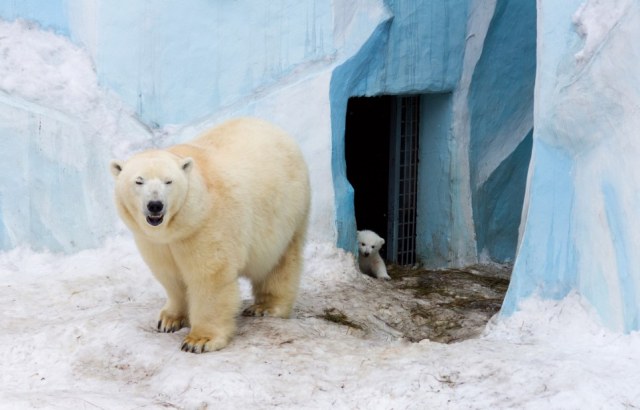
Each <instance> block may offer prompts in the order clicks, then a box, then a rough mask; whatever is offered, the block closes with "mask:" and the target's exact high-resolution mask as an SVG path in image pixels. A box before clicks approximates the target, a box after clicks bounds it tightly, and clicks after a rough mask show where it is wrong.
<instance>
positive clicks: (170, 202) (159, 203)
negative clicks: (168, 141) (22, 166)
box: [111, 151, 194, 234]
mask: <svg viewBox="0 0 640 410" xmlns="http://www.w3.org/2000/svg"><path fill="white" fill-rule="evenodd" d="M193 166H194V163H193V159H192V158H180V157H178V156H177V155H174V154H172V153H169V152H167V151H147V152H143V153H140V154H137V155H135V156H133V157H131V158H130V159H129V160H127V161H112V162H111V173H112V174H113V176H114V178H115V180H116V187H115V196H116V204H117V206H118V211H119V212H120V216H121V217H122V218H123V220H124V222H125V223H126V224H127V225H128V226H129V228H130V229H134V230H137V231H139V230H142V232H145V233H147V234H153V233H154V231H157V230H158V229H160V228H164V227H166V226H167V225H168V224H169V223H170V222H171V220H172V218H173V217H174V216H175V215H176V213H177V212H178V211H179V210H180V208H182V206H183V204H184V202H185V200H186V198H187V194H188V191H189V173H190V172H191V170H192V168H193Z"/></svg>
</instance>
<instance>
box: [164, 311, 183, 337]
mask: <svg viewBox="0 0 640 410" xmlns="http://www.w3.org/2000/svg"><path fill="white" fill-rule="evenodd" d="M187 325H188V323H187V318H185V317H184V316H171V315H168V314H167V313H165V312H162V313H160V319H159V320H158V331H159V332H162V333H173V332H176V331H178V330H180V329H182V328H183V327H185V326H187Z"/></svg>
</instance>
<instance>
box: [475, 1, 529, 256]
mask: <svg viewBox="0 0 640 410" xmlns="http://www.w3.org/2000/svg"><path fill="white" fill-rule="evenodd" d="M535 69H536V4H535V2H533V1H530V0H498V2H497V4H496V10H495V12H494V15H493V19H492V21H491V25H490V26H489V30H488V33H487V36H486V38H485V42H484V47H483V51H482V56H481V58H480V60H479V61H478V64H477V65H476V69H475V71H474V74H473V80H472V83H471V88H470V92H469V111H470V115H471V125H470V130H471V138H470V152H469V158H470V169H471V174H470V175H471V185H472V187H473V188H472V189H473V213H474V222H475V231H476V236H477V241H478V245H477V247H478V251H480V252H482V251H485V252H486V253H487V256H489V257H490V258H491V259H492V260H494V261H499V262H505V261H513V259H514V257H515V251H516V244H517V235H518V227H519V225H520V215H521V212H522V199H523V196H524V188H525V184H526V177H527V174H526V172H527V168H528V164H529V156H530V153H531V141H529V142H528V143H526V144H522V142H521V141H523V140H524V139H525V137H526V136H527V135H529V134H530V133H531V129H532V127H533V87H534V80H535ZM518 146H520V147H521V148H519V149H516V147H518ZM505 147H508V148H507V150H506V152H504V153H503V154H502V155H500V152H501V151H504V148H505ZM509 152H511V154H509ZM507 155H509V158H507ZM496 157H497V158H496ZM482 168H488V170H486V171H484V170H482ZM490 171H491V173H489V172H490ZM485 174H487V175H485ZM479 176H481V177H484V178H486V179H485V180H482V181H478V177H479Z"/></svg>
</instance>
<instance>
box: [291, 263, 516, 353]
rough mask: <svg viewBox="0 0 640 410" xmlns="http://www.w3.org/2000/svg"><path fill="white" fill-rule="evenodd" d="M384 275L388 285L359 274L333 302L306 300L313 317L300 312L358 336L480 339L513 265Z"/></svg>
mask: <svg viewBox="0 0 640 410" xmlns="http://www.w3.org/2000/svg"><path fill="white" fill-rule="evenodd" d="M388 270H389V275H390V276H391V277H392V280H391V281H380V280H377V279H374V278H370V277H368V276H365V275H363V278H362V280H356V281H354V282H349V283H343V284H339V285H337V286H336V288H335V289H333V290H332V292H331V293H332V294H331V297H328V298H318V299H316V298H312V299H313V300H308V302H310V303H309V304H306V303H304V305H307V306H308V307H309V308H311V306H313V311H314V312H310V311H308V310H307V309H304V308H303V309H302V310H303V311H304V310H307V312H301V313H302V314H303V315H304V316H311V315H313V316H315V317H317V318H320V319H323V320H327V321H330V322H333V323H336V324H338V325H341V326H345V327H346V328H347V330H348V331H349V332H350V333H352V334H354V335H356V336H359V337H365V338H380V337H385V338H394V339H405V340H409V341H413V342H417V341H420V340H423V339H429V340H431V341H434V342H442V343H453V342H457V341H461V340H465V339H469V338H473V337H476V336H478V335H479V334H480V333H481V332H482V330H483V329H484V327H485V325H486V323H487V322H488V321H489V319H490V318H491V317H492V316H493V315H495V314H496V313H497V312H498V311H499V310H500V306H501V305H502V301H503V299H504V295H505V293H506V291H507V287H508V285H509V276H510V273H511V266H499V267H498V266H472V267H468V268H465V269H449V270H427V269H421V268H409V267H399V266H393V265H391V266H388ZM309 296H312V295H309ZM314 296H318V295H314ZM363 308H364V309H363ZM350 312H352V313H350ZM361 312H367V314H363V313H361ZM305 313H307V314H305Z"/></svg>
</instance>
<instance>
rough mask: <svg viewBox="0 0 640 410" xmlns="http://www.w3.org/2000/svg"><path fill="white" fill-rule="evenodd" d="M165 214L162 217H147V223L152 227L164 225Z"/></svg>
mask: <svg viewBox="0 0 640 410" xmlns="http://www.w3.org/2000/svg"><path fill="white" fill-rule="evenodd" d="M163 219H164V214H160V215H147V223H148V224H149V225H151V226H158V225H160V224H161V223H162V220H163Z"/></svg>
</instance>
